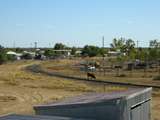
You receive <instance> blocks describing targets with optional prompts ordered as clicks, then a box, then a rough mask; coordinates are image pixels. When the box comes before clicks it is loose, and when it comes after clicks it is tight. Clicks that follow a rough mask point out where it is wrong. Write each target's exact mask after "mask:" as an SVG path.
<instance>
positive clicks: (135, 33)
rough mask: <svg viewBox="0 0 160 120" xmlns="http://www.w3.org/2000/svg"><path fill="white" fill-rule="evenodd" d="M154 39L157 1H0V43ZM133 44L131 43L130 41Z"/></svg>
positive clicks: (159, 27)
mask: <svg viewBox="0 0 160 120" xmlns="http://www.w3.org/2000/svg"><path fill="white" fill-rule="evenodd" d="M102 36H104V40H105V47H108V46H109V45H110V43H111V42H112V40H113V38H120V37H124V38H126V39H128V38H131V39H133V40H134V41H135V42H136V41H139V46H142V47H143V46H148V44H149V41H150V40H153V39H160V0H0V45H2V46H4V47H33V46H34V42H37V43H38V47H53V46H54V44H55V43H60V42H62V43H64V44H66V45H68V46H77V47H78V46H79V47H83V46H84V45H87V44H88V45H96V46H102ZM136 43H137V42H136Z"/></svg>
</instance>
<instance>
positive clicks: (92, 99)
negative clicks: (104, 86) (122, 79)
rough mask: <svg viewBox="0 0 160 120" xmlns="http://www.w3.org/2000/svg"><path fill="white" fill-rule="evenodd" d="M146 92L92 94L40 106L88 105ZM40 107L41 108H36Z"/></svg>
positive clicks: (135, 89) (137, 89)
mask: <svg viewBox="0 0 160 120" xmlns="http://www.w3.org/2000/svg"><path fill="white" fill-rule="evenodd" d="M144 90H146V89H145V88H132V89H128V90H124V91H119V92H117V91H116V92H110V93H90V94H86V95H82V96H77V97H73V98H69V99H66V100H63V101H58V102H55V103H49V104H47V105H40V106H59V105H71V104H72V105H73V104H87V103H98V102H104V101H107V100H111V99H118V98H122V97H126V98H128V97H129V96H131V95H135V94H138V93H139V92H142V91H144ZM35 107H39V106H35Z"/></svg>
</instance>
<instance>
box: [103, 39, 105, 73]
mask: <svg viewBox="0 0 160 120" xmlns="http://www.w3.org/2000/svg"><path fill="white" fill-rule="evenodd" d="M102 52H103V72H104V75H105V68H104V36H103V37H102Z"/></svg>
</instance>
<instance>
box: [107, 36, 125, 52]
mask: <svg viewBox="0 0 160 120" xmlns="http://www.w3.org/2000/svg"><path fill="white" fill-rule="evenodd" d="M124 45H125V39H124V38H120V39H116V38H114V39H113V43H111V44H110V46H111V48H112V49H113V50H120V51H121V52H122V51H123V50H124V47H125V46H124Z"/></svg>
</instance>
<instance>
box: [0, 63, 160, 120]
mask: <svg viewBox="0 0 160 120" xmlns="http://www.w3.org/2000/svg"><path fill="white" fill-rule="evenodd" d="M78 62H79V60H58V61H17V62H12V63H7V64H4V65H1V66H0V114H8V113H22V114H34V111H33V109H32V106H33V105H38V104H43V103H48V102H51V101H52V102H53V101H56V100H60V99H65V98H67V97H71V96H76V95H80V94H85V93H87V92H110V91H116V90H126V89H127V87H119V86H110V85H107V86H105V88H104V86H103V85H99V84H94V83H90V82H80V81H74V80H69V79H64V78H58V77H53V76H52V77H50V76H47V75H44V74H40V73H31V72H28V71H26V70H25V69H24V68H25V67H26V66H28V65H32V64H40V65H41V66H42V67H43V68H44V69H46V70H48V71H53V72H54V71H56V72H57V71H58V72H60V73H64V74H67V75H72V74H73V75H75V76H77V75H78V76H82V77H86V74H85V73H84V72H78V69H77V68H76V69H75V68H74V70H73V69H72V66H73V64H77V63H78ZM58 66H61V67H58ZM54 68H56V69H54ZM142 74H143V73H142ZM98 77H102V78H103V74H102V75H99V76H98ZM111 78H112V79H111ZM115 78H117V77H108V76H107V75H106V76H105V78H103V79H106V80H111V81H112V80H115V81H122V82H126V81H131V82H134V81H138V83H140V84H143V83H147V84H150V83H151V84H152V81H153V80H152V79H151V78H148V79H145V78H144V79H138V77H135V78H137V79H135V78H134V77H133V78H132V79H133V80H131V78H129V77H123V78H117V79H115ZM144 80H146V81H144ZM156 82H157V84H158V85H159V81H156ZM153 83H154V82H153ZM159 101H160V90H159V89H154V91H153V103H152V113H153V118H154V120H159V117H160V115H159V111H160V102H159Z"/></svg>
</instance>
